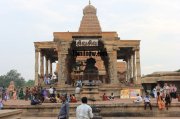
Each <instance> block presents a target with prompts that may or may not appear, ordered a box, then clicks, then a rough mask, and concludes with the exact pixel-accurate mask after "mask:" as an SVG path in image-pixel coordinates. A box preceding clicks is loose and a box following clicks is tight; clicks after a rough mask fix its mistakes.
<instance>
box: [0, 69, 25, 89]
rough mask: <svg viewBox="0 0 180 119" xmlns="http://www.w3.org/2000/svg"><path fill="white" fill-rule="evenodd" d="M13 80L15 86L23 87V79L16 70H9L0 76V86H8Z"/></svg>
mask: <svg viewBox="0 0 180 119" xmlns="http://www.w3.org/2000/svg"><path fill="white" fill-rule="evenodd" d="M11 81H14V83H15V87H23V86H24V85H25V79H24V78H23V77H21V74H20V73H18V72H17V70H14V69H13V70H10V71H9V72H7V74H6V75H2V76H0V87H2V86H5V87H8V86H9V84H10V82H11Z"/></svg>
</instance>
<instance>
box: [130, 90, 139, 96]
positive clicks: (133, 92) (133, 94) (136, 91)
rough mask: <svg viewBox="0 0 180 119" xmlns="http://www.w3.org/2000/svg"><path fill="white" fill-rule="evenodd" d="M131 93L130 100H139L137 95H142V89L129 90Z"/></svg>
mask: <svg viewBox="0 0 180 119" xmlns="http://www.w3.org/2000/svg"><path fill="white" fill-rule="evenodd" d="M129 90H130V91H129V92H130V93H129V96H130V98H137V94H139V95H140V94H141V90H140V89H129Z"/></svg>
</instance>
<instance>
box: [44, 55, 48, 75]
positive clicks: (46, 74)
mask: <svg viewBox="0 0 180 119" xmlns="http://www.w3.org/2000/svg"><path fill="white" fill-rule="evenodd" d="M45 58H46V76H48V58H47V56H46V57H45Z"/></svg>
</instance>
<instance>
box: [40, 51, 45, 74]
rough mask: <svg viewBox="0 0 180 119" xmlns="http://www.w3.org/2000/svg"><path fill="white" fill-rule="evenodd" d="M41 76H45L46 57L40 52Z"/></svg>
mask: <svg viewBox="0 0 180 119" xmlns="http://www.w3.org/2000/svg"><path fill="white" fill-rule="evenodd" d="M40 64H41V65H40V74H41V76H44V55H43V53H42V51H41V52H40Z"/></svg>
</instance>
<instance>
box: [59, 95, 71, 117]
mask: <svg viewBox="0 0 180 119" xmlns="http://www.w3.org/2000/svg"><path fill="white" fill-rule="evenodd" d="M61 100H62V105H61V108H60V112H59V114H58V119H69V103H68V102H67V101H66V95H65V94H64V95H62V96H61Z"/></svg>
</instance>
